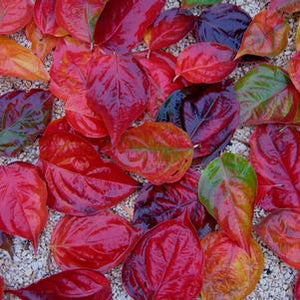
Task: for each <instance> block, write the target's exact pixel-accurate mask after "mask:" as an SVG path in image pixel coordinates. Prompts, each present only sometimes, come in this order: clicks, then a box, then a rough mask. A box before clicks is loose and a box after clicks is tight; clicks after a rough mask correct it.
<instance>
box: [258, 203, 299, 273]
mask: <svg viewBox="0 0 300 300" xmlns="http://www.w3.org/2000/svg"><path fill="white" fill-rule="evenodd" d="M299 224H300V210H299V209H295V208H293V209H290V208H286V209H277V210H275V211H274V212H272V213H271V214H269V215H268V216H267V217H266V218H265V219H264V220H263V221H262V222H261V223H260V224H258V225H257V227H256V233H257V234H258V235H259V237H260V238H261V239H262V240H263V242H264V243H265V244H267V246H268V247H269V248H270V249H271V250H272V251H273V252H274V253H275V254H276V255H278V256H279V257H280V258H281V259H282V260H283V261H284V262H285V263H287V264H288V265H290V266H292V267H294V268H296V269H300V240H299V235H300V226H299Z"/></svg>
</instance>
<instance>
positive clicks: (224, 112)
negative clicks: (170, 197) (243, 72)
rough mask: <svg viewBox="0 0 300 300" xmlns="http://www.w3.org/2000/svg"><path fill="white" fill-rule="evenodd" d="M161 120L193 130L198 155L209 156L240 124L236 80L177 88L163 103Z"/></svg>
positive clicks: (159, 119)
mask: <svg viewBox="0 0 300 300" xmlns="http://www.w3.org/2000/svg"><path fill="white" fill-rule="evenodd" d="M157 120H158V121H165V122H173V123H174V124H175V125H176V126H178V127H180V128H182V129H184V130H185V131H186V132H187V133H188V134H189V136H190V138H191V140H192V143H193V145H194V146H195V147H194V148H195V149H194V158H198V157H205V156H208V155H210V154H212V153H214V152H215V151H218V148H219V147H220V146H221V145H222V144H223V143H224V142H225V141H227V140H230V139H231V137H232V135H233V133H234V131H235V129H236V128H237V126H238V124H239V103H238V101H237V100H236V97H235V92H234V87H233V84H232V82H231V81H225V82H222V83H218V84H214V85H207V86H192V87H188V88H185V89H182V90H179V91H176V92H175V93H174V94H172V95H171V96H170V97H169V99H168V100H167V101H166V102H165V103H164V105H163V106H162V107H161V109H160V112H159V114H158V118H157ZM227 143H228V141H227Z"/></svg>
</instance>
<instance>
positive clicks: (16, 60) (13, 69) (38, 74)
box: [0, 36, 50, 82]
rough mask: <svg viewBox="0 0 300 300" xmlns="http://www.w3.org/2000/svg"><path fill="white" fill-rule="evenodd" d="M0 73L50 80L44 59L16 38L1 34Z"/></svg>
mask: <svg viewBox="0 0 300 300" xmlns="http://www.w3.org/2000/svg"><path fill="white" fill-rule="evenodd" d="M0 74H1V75H2V76H13V77H19V78H21V79H25V80H42V81H46V82H47V81H49V79H50V77H49V74H48V72H47V71H46V69H45V67H44V65H43V63H42V61H41V60H40V59H39V58H38V57H37V56H35V55H34V54H33V52H32V51H31V50H29V49H27V48H25V47H23V46H21V45H19V44H18V43H17V42H16V41H15V40H12V39H10V38H8V37H6V36H0Z"/></svg>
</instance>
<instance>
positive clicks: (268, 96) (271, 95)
mask: <svg viewBox="0 0 300 300" xmlns="http://www.w3.org/2000/svg"><path fill="white" fill-rule="evenodd" d="M235 90H236V95H237V99H238V100H239V102H240V106H241V123H242V124H244V125H260V124H266V123H267V124H269V123H282V124H298V123H300V94H299V93H298V91H297V90H296V89H295V87H294V86H293V83H292V82H291V80H290V78H289V76H288V74H287V72H285V71H284V70H283V69H281V68H280V67H277V66H273V65H267V64H262V65H259V66H257V67H255V68H254V69H252V70H251V71H250V72H248V73H247V74H246V75H245V76H244V77H243V78H241V79H240V80H239V81H238V82H237V83H236V85H235Z"/></svg>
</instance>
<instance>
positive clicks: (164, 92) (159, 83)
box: [134, 51, 185, 118]
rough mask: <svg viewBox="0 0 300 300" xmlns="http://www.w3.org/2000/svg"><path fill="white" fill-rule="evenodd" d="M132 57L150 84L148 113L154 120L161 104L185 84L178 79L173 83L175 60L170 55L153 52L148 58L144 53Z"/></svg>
mask: <svg viewBox="0 0 300 300" xmlns="http://www.w3.org/2000/svg"><path fill="white" fill-rule="evenodd" d="M134 57H135V59H136V60H137V61H138V63H139V64H140V65H141V67H142V68H143V70H144V71H145V72H146V74H147V76H148V79H149V83H150V91H149V93H150V98H149V104H148V111H149V114H150V116H151V117H153V118H155V117H156V115H157V113H158V110H159V108H160V106H161V105H162V103H163V102H164V101H165V100H166V99H167V97H168V96H169V95H170V94H171V93H172V92H174V91H175V90H177V89H180V88H182V87H184V86H185V82H184V80H181V79H180V78H178V79H177V80H176V81H175V82H174V81H173V79H174V77H175V66H176V58H175V57H174V56H173V55H172V54H170V53H167V52H163V51H153V52H151V55H150V57H149V58H148V57H147V52H146V51H145V52H138V53H137V54H135V55H134Z"/></svg>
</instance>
